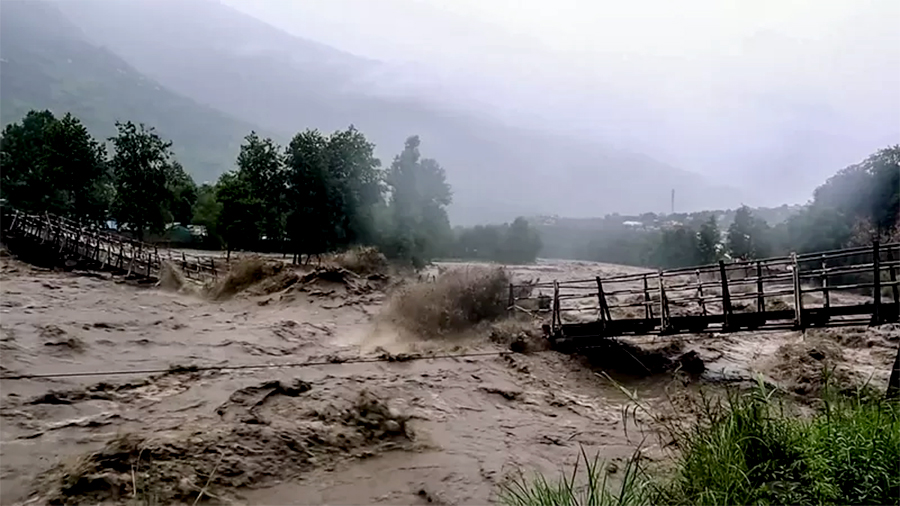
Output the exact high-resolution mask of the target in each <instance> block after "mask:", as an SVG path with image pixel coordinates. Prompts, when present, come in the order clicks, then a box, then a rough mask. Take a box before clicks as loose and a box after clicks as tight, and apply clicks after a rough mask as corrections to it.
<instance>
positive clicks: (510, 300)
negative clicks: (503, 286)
mask: <svg viewBox="0 0 900 506" xmlns="http://www.w3.org/2000/svg"><path fill="white" fill-rule="evenodd" d="M515 305H516V297H515V295H514V294H513V284H512V283H510V284H509V298H508V299H507V303H506V311H507V312H510V313H511V312H512V311H513V310H514V306H515Z"/></svg>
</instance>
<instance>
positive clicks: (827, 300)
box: [822, 255, 831, 309]
mask: <svg viewBox="0 0 900 506" xmlns="http://www.w3.org/2000/svg"><path fill="white" fill-rule="evenodd" d="M827 258H828V257H826V256H825V255H822V298H823V299H825V302H824V305H825V309H828V308H830V307H831V292H829V291H828V261H827Z"/></svg>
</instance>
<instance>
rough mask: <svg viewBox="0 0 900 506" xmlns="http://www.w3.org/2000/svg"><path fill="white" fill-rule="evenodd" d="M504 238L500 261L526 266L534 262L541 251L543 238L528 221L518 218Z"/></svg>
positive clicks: (508, 228)
mask: <svg viewBox="0 0 900 506" xmlns="http://www.w3.org/2000/svg"><path fill="white" fill-rule="evenodd" d="M505 232H506V233H505V234H504V238H503V251H502V253H501V256H500V258H499V260H501V261H503V262H507V263H517V264H524V263H529V262H534V261H535V259H536V258H537V255H538V252H539V251H540V250H541V246H542V243H541V238H540V236H539V235H538V233H537V231H535V230H534V229H533V228H532V227H531V226H530V225H529V224H528V220H526V219H525V218H523V217H521V216H520V217H518V218H516V219H515V221H513V222H512V224H510V225H509V227H507V229H506V231H505Z"/></svg>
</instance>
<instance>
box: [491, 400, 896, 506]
mask: <svg viewBox="0 0 900 506" xmlns="http://www.w3.org/2000/svg"><path fill="white" fill-rule="evenodd" d="M817 404H818V405H817V406H816V408H815V411H814V413H812V414H811V415H809V416H803V415H802V414H801V413H800V412H799V410H797V409H796V406H792V405H790V404H788V403H787V401H785V400H783V399H782V398H781V397H779V396H778V392H777V391H775V390H770V389H767V388H766V387H764V386H762V385H760V386H758V387H757V388H756V389H754V390H751V391H748V392H732V393H731V394H730V395H729V396H728V397H727V399H725V400H724V401H722V402H716V401H713V400H710V399H706V398H705V399H704V400H702V401H697V404H696V406H694V407H695V408H696V409H695V410H694V413H695V415H694V416H695V418H694V419H693V420H691V421H690V423H688V424H686V425H682V424H681V422H680V421H666V420H663V419H661V418H658V417H657V416H656V415H654V414H653V412H652V411H650V410H649V409H644V410H645V411H646V412H647V413H648V414H649V415H650V416H651V418H653V419H654V423H656V424H657V425H658V426H659V427H660V428H661V429H662V430H661V436H662V437H663V438H664V439H666V440H667V441H671V442H674V445H671V446H670V448H674V450H673V455H672V457H673V462H672V464H671V465H670V467H668V468H659V467H653V468H650V467H649V466H648V465H647V464H646V463H645V462H644V461H643V460H641V459H640V453H636V454H635V455H634V456H633V457H632V458H631V459H630V460H629V461H628V462H627V463H626V466H625V470H624V473H623V476H622V477H618V476H616V477H614V478H615V479H614V480H613V479H612V477H610V476H609V474H610V472H609V470H608V468H606V467H605V466H602V465H600V463H599V462H598V461H597V460H596V459H594V460H593V461H589V460H588V458H587V456H586V455H583V460H584V461H585V462H586V463H587V466H586V468H585V471H584V473H582V474H583V476H582V477H581V479H580V480H576V478H577V477H578V469H577V467H576V469H575V470H574V471H573V472H572V474H571V476H567V477H563V478H560V479H558V480H548V479H547V478H545V477H544V476H542V475H537V476H536V477H518V478H515V479H513V480H511V481H509V482H507V483H505V484H504V485H503V486H502V487H501V490H500V499H501V501H502V502H503V503H505V504H509V505H515V506H531V505H550V504H555V505H587V504H592V505H613V504H615V505H643V504H647V505H649V504H679V505H682V504H683V505H688V504H898V501H900V405H898V404H897V403H896V402H892V401H888V400H885V399H884V398H883V397H881V396H879V395H876V394H872V393H870V392H867V391H857V392H855V393H852V394H846V393H838V392H836V391H834V390H833V389H826V391H824V392H823V395H822V398H821V399H819V400H818V401H817ZM637 409H642V406H641V404H640V403H639V402H638V404H637ZM581 460H582V459H581V458H579V462H580V461H581Z"/></svg>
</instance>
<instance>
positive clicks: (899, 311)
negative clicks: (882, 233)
mask: <svg viewBox="0 0 900 506" xmlns="http://www.w3.org/2000/svg"><path fill="white" fill-rule="evenodd" d="M887 259H888V262H890V263H891V269H890V271H889V272H890V276H891V294H892V295H893V296H894V306H895V307H894V310H895V311H896V313H894V317H895V318H897V321H900V287H898V286H897V269H896V266H894V248H893V247H892V246H888V249H887Z"/></svg>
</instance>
